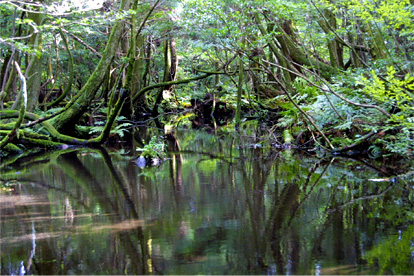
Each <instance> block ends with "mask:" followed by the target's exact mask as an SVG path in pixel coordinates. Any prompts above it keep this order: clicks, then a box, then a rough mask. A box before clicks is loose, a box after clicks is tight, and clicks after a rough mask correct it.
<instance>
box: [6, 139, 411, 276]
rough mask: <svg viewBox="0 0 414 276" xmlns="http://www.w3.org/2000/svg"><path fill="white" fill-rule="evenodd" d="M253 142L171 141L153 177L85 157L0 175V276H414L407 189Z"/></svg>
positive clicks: (99, 156)
mask: <svg viewBox="0 0 414 276" xmlns="http://www.w3.org/2000/svg"><path fill="white" fill-rule="evenodd" d="M254 142H255V141H254V139H253V138H251V137H250V138H249V137H248V138H243V137H242V138H232V135H231V134H226V133H222V134H221V135H218V136H215V135H210V134H207V133H204V132H188V131H176V133H175V135H173V136H169V141H168V143H167V146H168V149H169V150H170V151H171V153H170V155H169V158H168V159H167V160H166V161H165V162H164V163H162V164H161V165H160V166H157V167H152V168H144V169H142V168H139V167H138V166H137V165H136V164H135V163H134V162H133V161H131V159H132V156H131V155H134V156H137V154H138V153H135V152H134V153H132V154H131V153H129V154H128V153H127V152H119V151H117V152H109V153H108V152H106V151H103V150H86V149H66V150H64V151H59V152H52V153H48V154H43V155H37V156H28V157H24V158H20V159H19V160H17V162H15V163H14V164H13V165H6V164H2V171H1V175H0V179H1V181H2V182H1V187H2V191H1V201H0V204H1V205H0V208H1V240H0V242H1V273H2V274H16V275H18V274H49V275H51V274H285V275H290V274H315V275H321V274H413V273H414V228H413V223H414V211H413V210H414V203H413V202H414V183H413V182H409V180H400V181H386V180H383V179H384V178H387V168H385V167H383V166H381V165H378V164H369V163H367V162H361V161H355V160H350V159H345V158H336V159H330V158H325V159H316V158H312V157H310V156H306V155H302V154H300V153H293V152H290V151H286V150H285V151H277V150H275V149H269V148H265V149H263V148H260V147H256V146H255V145H253V143H254ZM2 162H3V161H2ZM378 179H379V180H378ZM381 179H382V180H381ZM408 179H409V178H408Z"/></svg>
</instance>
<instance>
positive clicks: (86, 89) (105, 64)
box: [52, 0, 131, 133]
mask: <svg viewBox="0 0 414 276" xmlns="http://www.w3.org/2000/svg"><path fill="white" fill-rule="evenodd" d="M130 3H131V1H130V0H122V2H121V6H120V7H121V9H122V10H127V9H128V8H129V7H130ZM123 30H124V22H123V21H122V20H117V21H116V22H115V24H114V26H113V28H112V30H111V33H110V35H109V38H108V41H107V44H106V47H105V50H104V52H103V54H102V58H101V60H100V61H99V63H98V65H97V67H96V68H95V70H94V72H93V73H92V75H91V76H90V77H89V79H88V81H87V82H86V84H85V85H84V86H83V87H82V89H81V91H79V93H78V94H77V95H76V97H74V98H73V99H72V101H71V102H70V103H69V104H68V105H70V107H69V108H68V109H67V110H66V111H65V112H63V113H62V114H60V115H59V116H58V117H56V118H55V119H54V120H53V122H52V124H53V126H54V127H55V128H56V129H57V130H58V131H60V132H62V133H70V132H71V131H73V129H74V127H75V125H76V123H77V122H78V121H79V119H80V118H81V116H82V115H83V114H84V113H85V111H86V110H87V108H88V107H89V106H90V103H91V102H92V100H93V99H94V98H95V95H96V92H97V91H98V90H99V88H100V86H101V84H102V82H103V80H104V78H105V74H106V72H107V70H108V68H109V66H110V65H111V63H112V60H113V58H114V56H115V53H116V50H117V48H118V43H119V41H120V39H121V36H122V34H123Z"/></svg>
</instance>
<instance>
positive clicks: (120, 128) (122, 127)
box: [89, 116, 132, 138]
mask: <svg viewBox="0 0 414 276" xmlns="http://www.w3.org/2000/svg"><path fill="white" fill-rule="evenodd" d="M125 119H126V118H125V117H124V116H119V117H118V118H116V121H117V122H119V121H121V120H125ZM96 124H97V125H96V126H93V127H91V128H90V130H89V134H93V133H100V132H102V131H103V129H104V127H105V122H104V121H98V122H96ZM131 125H132V124H131V123H121V124H119V125H117V126H115V127H114V128H113V129H111V134H112V135H119V137H121V138H122V137H124V135H125V132H128V131H129V129H128V127H129V126H131Z"/></svg>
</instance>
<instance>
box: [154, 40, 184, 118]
mask: <svg viewBox="0 0 414 276" xmlns="http://www.w3.org/2000/svg"><path fill="white" fill-rule="evenodd" d="M177 69H178V57H177V49H176V46H175V40H174V38H173V37H171V38H169V39H168V40H167V41H166V42H165V47H164V78H163V79H164V80H163V82H171V81H175V79H176V74H177ZM172 89H173V84H169V85H165V86H163V87H161V88H160V90H159V92H158V95H157V99H156V101H155V105H154V108H153V110H152V115H153V116H157V115H158V105H159V104H160V103H161V100H162V98H163V91H168V92H171V91H172Z"/></svg>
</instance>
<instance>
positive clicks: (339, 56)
mask: <svg viewBox="0 0 414 276" xmlns="http://www.w3.org/2000/svg"><path fill="white" fill-rule="evenodd" d="M318 23H319V25H320V26H321V28H322V30H323V31H324V32H325V33H326V34H327V35H329V36H330V37H328V38H327V40H328V50H329V60H330V63H331V66H333V67H335V68H344V66H345V65H344V54H343V48H344V47H343V45H342V44H340V43H339V42H338V41H337V38H336V37H335V35H334V34H333V32H334V31H336V29H337V23H336V18H335V15H334V14H333V13H332V11H330V10H329V9H325V10H323V18H321V19H320V20H319V21H318Z"/></svg>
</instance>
